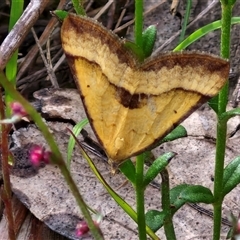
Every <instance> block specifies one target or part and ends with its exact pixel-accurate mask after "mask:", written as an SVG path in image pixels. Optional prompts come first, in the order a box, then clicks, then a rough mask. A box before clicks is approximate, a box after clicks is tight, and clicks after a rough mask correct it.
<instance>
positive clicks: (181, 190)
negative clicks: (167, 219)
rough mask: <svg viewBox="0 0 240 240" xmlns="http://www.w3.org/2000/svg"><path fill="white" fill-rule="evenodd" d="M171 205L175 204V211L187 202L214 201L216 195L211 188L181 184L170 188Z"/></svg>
mask: <svg viewBox="0 0 240 240" xmlns="http://www.w3.org/2000/svg"><path fill="white" fill-rule="evenodd" d="M170 200H171V205H172V206H174V208H173V213H174V212H176V211H177V210H178V209H179V208H180V207H182V206H183V205H184V204H185V203H187V202H191V203H197V202H203V203H213V201H214V197H213V194H212V192H211V191H210V189H208V188H206V187H203V186H200V185H188V184H181V185H178V186H176V187H174V188H173V189H171V190H170Z"/></svg>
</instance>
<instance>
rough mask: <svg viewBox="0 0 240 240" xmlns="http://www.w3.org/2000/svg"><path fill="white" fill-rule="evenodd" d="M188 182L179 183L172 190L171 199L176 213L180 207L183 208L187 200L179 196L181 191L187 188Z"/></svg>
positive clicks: (173, 210)
mask: <svg viewBox="0 0 240 240" xmlns="http://www.w3.org/2000/svg"><path fill="white" fill-rule="evenodd" d="M187 186H188V185H187V184H181V185H178V186H176V187H174V188H172V189H171V190H170V201H171V205H172V212H173V213H175V212H176V211H177V210H178V209H179V208H181V207H182V206H183V205H184V204H185V203H186V201H185V200H184V199H181V198H179V196H180V194H181V192H183V191H184V190H185V189H186V188H187Z"/></svg>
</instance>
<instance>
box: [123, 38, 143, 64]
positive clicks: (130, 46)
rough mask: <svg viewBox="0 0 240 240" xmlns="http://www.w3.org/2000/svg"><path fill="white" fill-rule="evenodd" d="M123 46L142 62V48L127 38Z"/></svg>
mask: <svg viewBox="0 0 240 240" xmlns="http://www.w3.org/2000/svg"><path fill="white" fill-rule="evenodd" d="M124 46H125V47H126V48H127V49H128V50H129V51H131V52H132V53H133V54H134V55H135V56H136V57H137V58H138V59H139V61H140V62H142V61H143V60H144V58H145V56H144V52H143V50H142V49H141V48H140V47H139V46H138V45H137V44H135V43H134V42H131V41H129V40H125V41H124Z"/></svg>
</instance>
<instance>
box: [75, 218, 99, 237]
mask: <svg viewBox="0 0 240 240" xmlns="http://www.w3.org/2000/svg"><path fill="white" fill-rule="evenodd" d="M94 218H95V220H93V222H94V224H95V226H96V227H97V228H99V225H100V222H101V220H102V215H101V214H96V215H95V216H94ZM99 231H100V233H101V234H102V232H101V230H100V228H99ZM88 232H89V227H88V225H87V223H86V222H85V221H81V222H80V223H78V224H77V226H76V236H77V237H82V236H83V235H85V234H87V233H88Z"/></svg>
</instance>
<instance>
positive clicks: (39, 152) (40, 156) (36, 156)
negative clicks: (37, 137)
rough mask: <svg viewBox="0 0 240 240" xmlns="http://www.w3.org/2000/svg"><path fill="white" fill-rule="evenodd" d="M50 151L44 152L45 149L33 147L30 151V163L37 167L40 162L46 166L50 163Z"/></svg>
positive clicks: (37, 146)
mask: <svg viewBox="0 0 240 240" xmlns="http://www.w3.org/2000/svg"><path fill="white" fill-rule="evenodd" d="M50 155H51V152H50V151H45V149H44V148H43V147H41V146H39V145H34V146H33V147H32V148H31V150H30V161H31V163H32V164H33V165H34V166H36V167H38V166H39V165H40V164H41V162H44V163H46V164H48V163H49V162H50Z"/></svg>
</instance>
